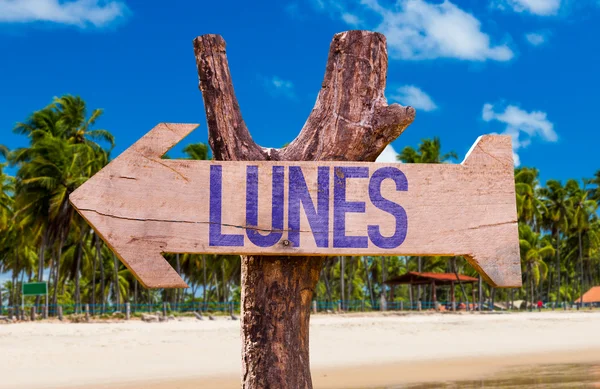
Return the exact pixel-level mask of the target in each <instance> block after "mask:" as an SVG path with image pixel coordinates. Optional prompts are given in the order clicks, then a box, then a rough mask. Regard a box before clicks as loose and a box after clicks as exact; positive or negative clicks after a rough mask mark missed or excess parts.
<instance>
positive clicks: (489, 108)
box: [481, 103, 558, 166]
mask: <svg viewBox="0 0 600 389" xmlns="http://www.w3.org/2000/svg"><path fill="white" fill-rule="evenodd" d="M547 116H548V115H547V114H546V112H542V111H531V112H527V111H525V110H523V109H521V108H519V107H517V106H515V105H508V106H506V107H505V108H504V111H502V107H500V110H499V111H495V110H494V105H492V104H489V103H486V104H484V105H483V111H482V114H481V117H482V118H483V120H485V121H486V122H490V121H498V122H500V123H503V124H505V125H506V128H505V129H504V132H503V134H504V135H510V136H511V137H512V146H513V155H514V158H515V165H516V166H519V164H520V163H521V161H520V158H519V155H518V153H517V152H518V151H519V150H520V149H523V148H526V147H527V146H529V145H530V144H531V142H532V140H534V139H536V138H541V139H542V140H545V141H547V142H556V141H557V140H558V135H557V134H556V132H555V131H554V124H552V122H550V121H549V120H548V118H547Z"/></svg>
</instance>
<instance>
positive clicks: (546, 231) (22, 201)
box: [0, 95, 600, 320]
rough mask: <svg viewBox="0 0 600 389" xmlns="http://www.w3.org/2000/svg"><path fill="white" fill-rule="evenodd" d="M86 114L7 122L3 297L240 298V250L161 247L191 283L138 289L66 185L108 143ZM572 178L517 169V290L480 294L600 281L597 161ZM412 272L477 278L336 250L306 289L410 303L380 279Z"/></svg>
mask: <svg viewBox="0 0 600 389" xmlns="http://www.w3.org/2000/svg"><path fill="white" fill-rule="evenodd" d="M90 112H91V113H90V114H89V115H88V109H87V107H86V104H85V102H84V101H83V100H82V99H81V98H80V97H77V96H70V95H66V96H62V97H56V98H54V99H53V101H52V102H51V104H49V105H48V106H46V107H44V108H42V109H41V110H39V111H36V112H34V113H33V114H31V116H30V117H28V118H27V120H25V121H24V122H22V123H18V124H17V125H16V127H15V129H14V131H15V132H16V133H18V134H21V135H23V136H25V137H27V139H28V140H29V145H28V146H27V147H23V148H19V149H16V150H8V149H7V148H6V147H4V146H1V145H0V158H1V159H0V160H1V161H5V162H4V163H1V164H0V272H3V273H7V274H8V275H9V276H10V279H9V280H8V281H6V282H5V283H4V284H3V285H1V286H0V289H1V291H2V301H1V302H2V305H4V306H6V305H7V304H11V305H15V304H19V302H20V286H21V284H22V283H23V282H28V281H41V280H48V281H49V283H50V298H51V302H50V303H51V304H57V303H58V304H66V305H70V306H74V310H75V313H76V314H77V315H76V316H74V317H75V318H80V317H81V311H82V309H81V305H82V304H91V305H92V306H93V308H92V309H93V312H94V314H95V315H96V316H99V317H102V318H107V319H110V318H114V316H111V315H110V314H108V312H112V311H113V309H112V308H111V309H110V310H109V309H108V305H110V304H123V303H126V302H130V303H132V307H135V306H136V305H142V304H143V305H147V304H152V306H151V310H152V311H160V312H162V304H161V303H162V301H168V302H169V303H170V307H171V308H174V307H175V306H176V305H177V304H184V303H185V304H194V305H196V304H199V303H200V302H204V303H206V304H207V307H208V309H209V310H210V311H214V312H216V313H219V314H220V313H222V312H224V311H225V310H226V309H225V308H224V307H225V306H222V305H218V304H217V303H218V302H223V301H236V302H239V301H240V293H241V288H240V278H241V273H240V268H241V266H240V264H241V262H240V257H239V256H234V255H198V254H180V255H167V256H166V258H167V260H168V261H169V262H170V263H171V264H172V265H173V267H174V268H175V269H176V270H177V271H178V272H179V273H180V274H181V275H182V276H183V277H184V278H185V279H186V281H187V283H188V284H189V285H190V288H189V289H187V290H185V291H181V290H172V289H166V290H147V289H145V288H143V287H142V286H141V285H140V284H139V283H138V282H137V281H136V280H135V278H134V277H133V275H132V274H131V272H130V271H129V270H128V269H127V268H125V267H124V266H123V265H122V264H121V263H120V262H119V261H118V260H117V259H116V258H115V257H114V255H113V253H112V252H111V251H110V249H109V248H108V247H107V246H106V245H104V243H103V242H102V241H101V239H99V237H98V236H97V235H96V234H95V233H94V232H93V231H92V230H91V229H90V227H89V226H88V225H87V223H86V222H85V221H84V220H83V219H81V218H80V217H79V216H78V214H77V213H75V212H74V211H73V209H72V207H71V205H70V203H69V201H68V197H69V194H70V193H72V192H73V191H74V190H75V189H76V188H77V187H78V186H79V185H81V184H82V183H83V182H85V181H86V180H87V179H88V178H90V177H91V176H93V175H94V174H95V173H96V172H98V171H99V170H100V169H101V168H102V167H104V166H105V165H106V164H107V163H108V162H109V161H110V152H111V150H112V148H113V147H114V145H115V139H114V137H113V135H112V134H111V133H110V132H109V131H107V130H104V129H98V128H97V127H96V125H97V123H98V122H99V120H100V119H101V117H102V114H103V112H102V110H101V109H94V110H91V111H90ZM183 151H184V153H185V155H186V158H188V159H199V160H208V159H210V158H211V155H210V149H209V147H208V146H207V145H206V144H202V143H197V144H190V145H188V146H187V147H185V148H184V149H183ZM398 159H399V160H401V161H403V162H406V163H444V162H447V161H448V160H456V159H457V155H456V153H454V152H449V153H442V146H441V142H440V139H439V138H433V139H424V140H423V141H422V142H421V143H420V144H419V145H418V147H417V148H416V149H414V148H412V147H406V148H404V149H403V150H402V152H401V153H400V154H399V155H398ZM7 164H10V165H12V166H14V167H16V168H17V173H16V176H15V177H11V176H9V175H7V174H6V173H5V170H6V166H7ZM582 184H583V186H582V185H580V183H579V182H578V181H576V180H569V181H567V182H566V184H565V185H563V184H562V183H561V182H560V181H556V180H550V181H548V182H547V183H546V184H545V185H541V184H540V182H539V178H538V171H537V169H534V168H527V167H522V168H517V169H515V189H516V201H517V210H518V221H519V236H520V247H521V261H522V269H523V281H524V282H523V287H522V288H521V289H518V290H515V291H506V290H498V291H496V292H495V293H494V291H493V290H492V289H491V288H489V287H486V286H484V289H483V296H484V298H492V297H494V298H495V299H496V300H497V301H501V300H508V299H510V298H514V299H522V298H526V299H528V300H530V301H531V300H537V299H542V300H545V301H573V300H574V299H576V298H577V297H578V296H580V295H581V293H582V291H585V290H586V289H587V288H588V287H590V286H592V285H598V284H600V220H598V216H597V208H598V202H599V201H600V189H599V187H600V170H599V171H598V172H596V174H595V175H594V177H592V178H590V179H585V180H583V182H582ZM342 263H343V271H342ZM419 269H421V271H423V272H454V271H456V272H458V273H462V274H466V275H470V276H477V272H476V271H475V269H474V268H473V267H471V265H470V264H469V263H468V262H467V261H466V260H465V259H464V258H462V257H453V258H448V257H410V256H409V257H378V256H351V257H340V256H335V257H329V258H327V259H326V260H325V263H324V266H323V269H322V271H321V277H320V281H319V283H318V284H317V286H316V289H315V296H314V297H315V299H317V300H319V301H324V302H328V303H329V304H330V305H329V306H330V307H332V308H337V304H338V302H339V301H340V300H344V301H345V306H346V308H350V309H358V307H360V305H361V304H362V302H363V301H364V304H365V305H366V306H367V307H368V306H376V305H377V304H378V301H379V298H380V296H381V294H385V295H386V297H387V299H388V301H390V300H394V301H403V302H408V301H410V299H411V293H410V291H409V288H408V287H406V286H401V287H395V288H393V289H392V288H390V287H389V286H386V285H385V284H384V281H385V280H387V279H389V278H390V277H393V276H397V275H400V274H403V273H405V272H407V271H418V270H419ZM342 284H343V290H342ZM418 289H420V292H419V290H418ZM476 289H477V285H476V284H475V285H473V286H472V285H460V287H457V290H456V294H457V299H458V300H459V301H464V300H466V299H471V298H472V293H473V292H477V290H476ZM413 292H414V293H412V298H413V301H414V300H416V299H417V298H419V293H420V298H421V299H423V300H425V301H427V300H428V299H431V297H432V296H431V293H430V291H429V288H428V287H423V288H414V290H413ZM438 299H439V300H445V299H446V300H449V299H450V297H449V292H448V290H446V289H443V290H439V291H438ZM31 300H32V301H33V298H31ZM352 307H353V308H352ZM70 309H71V308H70ZM117 309H118V310H121V311H123V307H118V308H117ZM144 309H145V310H146V309H148V307H147V306H146V307H144ZM132 310H133V311H134V312H135V311H136V309H132ZM71 311H72V309H71V310H70V311H69V312H71ZM139 315H140V313H139V312H137V313H134V316H136V317H137V316H139ZM77 320H79V319H77Z"/></svg>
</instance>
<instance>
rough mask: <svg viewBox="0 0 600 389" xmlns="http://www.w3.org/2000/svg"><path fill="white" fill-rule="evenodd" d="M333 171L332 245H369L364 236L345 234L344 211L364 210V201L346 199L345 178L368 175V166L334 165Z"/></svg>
mask: <svg viewBox="0 0 600 389" xmlns="http://www.w3.org/2000/svg"><path fill="white" fill-rule="evenodd" d="M333 171H334V181H333V182H334V188H333V247H352V248H366V247H368V245H369V240H368V238H367V237H366V236H346V213H349V212H356V213H364V212H365V203H364V202H358V201H346V180H347V179H348V178H367V177H369V168H367V167H336V168H334V170H333Z"/></svg>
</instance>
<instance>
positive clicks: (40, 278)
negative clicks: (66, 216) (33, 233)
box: [35, 227, 48, 307]
mask: <svg viewBox="0 0 600 389" xmlns="http://www.w3.org/2000/svg"><path fill="white" fill-rule="evenodd" d="M47 242H48V227H46V228H44V234H43V235H42V244H41V245H40V254H39V258H38V274H37V278H38V281H39V282H42V281H44V265H45V262H46V260H45V254H46V243H47ZM40 298H41V296H36V297H35V305H36V307H37V306H39V305H40Z"/></svg>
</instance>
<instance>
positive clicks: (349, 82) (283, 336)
mask: <svg viewBox="0 0 600 389" xmlns="http://www.w3.org/2000/svg"><path fill="white" fill-rule="evenodd" d="M385 45H386V43H385V37H384V36H383V35H381V34H378V33H372V32H366V31H349V32H344V33H340V34H337V35H335V37H334V39H333V41H332V44H331V47H330V51H329V57H328V60H327V66H326V71H325V77H324V80H323V83H322V84H321V85H322V87H321V91H320V92H319V96H318V98H317V102H316V104H315V107H314V109H313V110H312V112H311V114H310V116H309V118H308V120H307V121H306V124H305V125H304V127H303V128H302V130H301V132H300V134H299V135H298V137H297V138H296V139H295V140H294V141H292V142H291V143H290V144H289V146H287V147H285V148H284V149H280V150H275V149H263V148H261V147H260V146H258V145H257V144H256V143H254V141H253V140H252V137H251V136H250V133H249V131H248V129H247V128H246V125H245V123H244V121H243V119H242V114H241V112H240V108H239V105H238V102H237V99H236V97H235V94H234V91H233V84H232V81H231V75H230V72H229V66H228V63H227V58H226V55H225V41H224V40H223V38H222V37H220V36H218V35H204V36H201V37H198V38H196V39H195V40H194V51H195V54H196V62H197V66H198V75H199V79H200V89H201V91H202V94H203V98H204V107H205V110H206V117H207V122H208V129H209V143H210V146H211V148H212V150H213V155H214V157H215V159H216V160H246V161H253V160H259V161H264V160H278V161H285V160H287V161H318V160H337V161H375V159H376V158H377V156H378V155H379V154H380V153H381V152H382V151H383V149H384V148H385V147H386V146H387V145H388V144H389V143H390V142H391V141H393V140H394V139H395V138H397V137H398V136H399V135H400V134H401V133H402V131H404V129H405V128H406V127H407V126H408V125H410V123H412V121H413V120H414V116H415V112H414V109H412V108H410V107H408V108H405V107H401V106H399V105H397V104H393V105H391V106H388V105H387V103H386V99H385V95H384V91H385V81H386V72H387V51H386V47H385ZM323 262H324V258H322V257H313V258H310V257H295V258H291V257H285V256H283V257H277V256H274V257H268V256H242V285H241V289H242V315H241V317H242V319H241V326H242V330H241V335H242V373H243V377H242V386H243V388H247V389H250V388H252V389H254V388H269V387H271V388H281V389H285V388H294V389H303V388H312V382H311V376H310V363H309V339H308V325H309V320H310V314H309V312H310V304H311V300H312V297H313V294H314V290H315V286H316V284H317V281H318V279H319V273H320V270H321V267H322V265H323Z"/></svg>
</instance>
